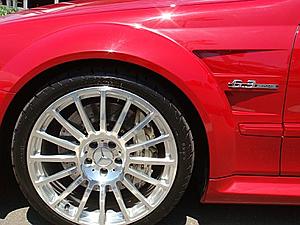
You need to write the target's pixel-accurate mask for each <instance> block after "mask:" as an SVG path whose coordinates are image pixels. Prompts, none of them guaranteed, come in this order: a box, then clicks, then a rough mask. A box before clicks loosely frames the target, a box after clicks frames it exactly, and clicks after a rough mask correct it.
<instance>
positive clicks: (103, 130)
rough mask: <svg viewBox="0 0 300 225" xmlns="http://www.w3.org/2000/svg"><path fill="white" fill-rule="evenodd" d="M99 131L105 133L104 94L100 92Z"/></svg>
mask: <svg viewBox="0 0 300 225" xmlns="http://www.w3.org/2000/svg"><path fill="white" fill-rule="evenodd" d="M100 131H102V132H105V131H106V92H105V91H101V101H100Z"/></svg>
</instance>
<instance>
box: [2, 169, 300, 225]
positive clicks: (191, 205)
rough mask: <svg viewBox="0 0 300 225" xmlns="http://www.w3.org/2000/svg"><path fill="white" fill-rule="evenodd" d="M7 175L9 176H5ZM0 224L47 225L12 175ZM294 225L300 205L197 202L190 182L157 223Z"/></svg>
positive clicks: (4, 187)
mask: <svg viewBox="0 0 300 225" xmlns="http://www.w3.org/2000/svg"><path fill="white" fill-rule="evenodd" d="M7 176H9V177H7ZM0 224H1V225H8V224H9V225H28V224H33V225H49V223H47V222H46V221H45V220H44V219H43V218H42V217H41V216H40V215H39V214H38V213H37V212H36V211H35V210H34V209H33V208H32V207H30V206H29V205H28V203H27V201H26V200H25V198H24V197H23V195H22V194H21V192H20V191H19V189H18V186H17V185H16V183H15V181H14V179H13V178H12V175H11V174H9V175H2V179H1V188H0ZM199 224H200V225H292V224H293V225H294V224H300V206H263V205H212V204H205V205H204V204H200V202H199V196H198V193H197V191H196V190H195V186H194V185H190V187H189V188H188V190H187V192H186V194H185V195H184V197H183V199H182V201H181V202H180V203H179V204H178V205H177V207H176V208H175V209H174V210H173V211H172V213H171V214H170V215H169V216H168V217H166V218H165V219H164V220H163V221H162V222H161V223H160V224H159V225H199Z"/></svg>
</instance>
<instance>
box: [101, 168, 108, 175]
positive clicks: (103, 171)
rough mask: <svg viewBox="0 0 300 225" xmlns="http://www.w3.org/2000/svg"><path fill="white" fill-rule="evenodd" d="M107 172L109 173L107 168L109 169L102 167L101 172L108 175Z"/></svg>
mask: <svg viewBox="0 0 300 225" xmlns="http://www.w3.org/2000/svg"><path fill="white" fill-rule="evenodd" d="M107 173H108V170H107V169H105V168H101V169H100V174H101V175H102V176H106V175H107Z"/></svg>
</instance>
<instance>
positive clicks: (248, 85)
mask: <svg viewBox="0 0 300 225" xmlns="http://www.w3.org/2000/svg"><path fill="white" fill-rule="evenodd" d="M228 87H229V88H234V89H240V88H241V89H269V90H270V89H271V90H276V89H278V88H279V85H278V84H257V83H256V81H255V80H248V81H247V82H245V83H244V82H243V81H242V80H233V81H232V82H231V83H228Z"/></svg>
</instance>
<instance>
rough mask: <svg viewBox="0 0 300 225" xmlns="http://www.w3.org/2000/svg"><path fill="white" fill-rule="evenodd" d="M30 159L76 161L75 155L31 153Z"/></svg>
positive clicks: (38, 160) (37, 160) (39, 160)
mask: <svg viewBox="0 0 300 225" xmlns="http://www.w3.org/2000/svg"><path fill="white" fill-rule="evenodd" d="M30 159H32V160H33V161H36V162H76V160H77V157H76V156H75V155H39V154H38V155H33V156H30Z"/></svg>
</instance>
